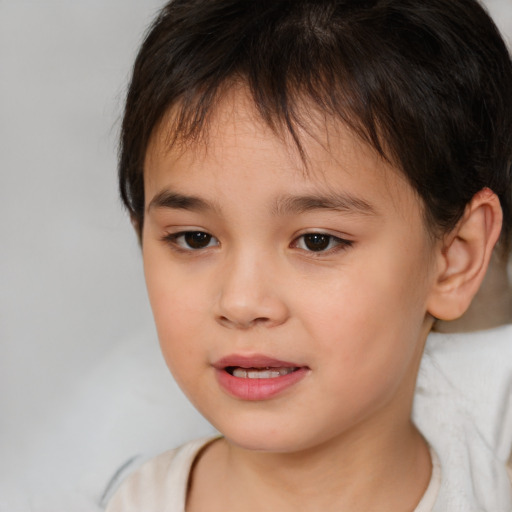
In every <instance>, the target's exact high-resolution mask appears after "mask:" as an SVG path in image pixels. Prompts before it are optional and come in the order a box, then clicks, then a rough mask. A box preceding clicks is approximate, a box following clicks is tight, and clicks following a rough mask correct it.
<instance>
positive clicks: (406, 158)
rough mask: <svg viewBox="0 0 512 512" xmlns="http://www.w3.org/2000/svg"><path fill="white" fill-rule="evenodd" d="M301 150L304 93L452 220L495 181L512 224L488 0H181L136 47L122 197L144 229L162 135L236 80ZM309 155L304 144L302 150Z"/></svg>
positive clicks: (449, 223)
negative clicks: (150, 153)
mask: <svg viewBox="0 0 512 512" xmlns="http://www.w3.org/2000/svg"><path fill="white" fill-rule="evenodd" d="M235 82H243V83H245V84H246V85H247V86H248V88H249V90H250V93H251V95H252V99H253V101H254V104H255V106H256V108H257V110H258V112H259V113H260V114H261V117H262V118H263V119H264V120H265V121H266V122H267V123H268V124H269V126H271V127H272V128H273V129H274V130H276V131H279V130H282V129H285V130H287V131H288V133H290V134H291V135H292V137H293V138H294V140H295V142H296V144H297V147H298V148H299V150H302V147H301V142H300V138H299V136H298V133H299V130H298V129H299V128H303V127H305V126H307V121H308V120H307V118H306V117H305V114H304V111H303V108H301V105H304V100H306V101H307V102H309V104H311V105H313V106H314V107H315V108H316V109H317V110H318V109H319V110H320V111H322V112H324V113H325V115H327V116H334V117H335V118H337V119H339V120H340V121H342V122H343V123H345V124H347V125H348V126H349V127H350V128H351V129H352V130H354V131H355V132H356V133H357V134H358V135H359V136H360V137H361V138H362V139H363V140H365V141H366V142H367V143H368V144H370V145H371V146H372V147H373V148H375V149H376V150H377V151H378V152H379V153H380V154H381V155H382V156H383V157H384V158H386V159H388V160H390V161H392V162H394V163H395V164H396V166H397V167H398V168H399V169H400V170H401V171H402V172H403V173H404V175H405V176H406V177H407V178H408V180H409V182H410V183H411V185H412V186H413V188H414V189H415V190H416V191H417V193H418V194H419V196H420V197H421V198H422V199H423V202H424V206H425V214H426V221H427V225H428V226H429V228H430V230H431V231H432V232H433V233H443V232H446V231H448V230H450V229H451V228H453V227H454V225H455V224H456V223H457V221H458V220H459V219H460V217H461V215H462V213H463V212H464V208H465V206H466V205H467V203H468V202H469V201H470V200H471V198H472V197H473V195H474V194H475V193H477V192H478V191H479V190H481V189H482V188H484V187H489V188H490V189H492V190H493V191H494V192H495V193H496V194H497V195H498V196H499V198H500V201H501V206H502V209H503V213H504V228H503V233H502V243H503V245H504V246H506V245H507V243H508V241H509V238H510V233H511V224H512V219H511V216H512V207H511V202H512V192H511V181H512V177H511V174H512V65H511V60H510V55H509V53H508V51H507V49H506V46H505V44H504V42H503V40H502V39H501V37H500V35H499V33H498V30H497V29H496V27H495V25H494V23H493V22H492V21H491V19H490V18H489V16H488V15H487V13H486V12H485V11H484V9H483V8H482V7H481V6H480V5H479V4H478V2H477V1H476V0H428V1H425V0H175V1H172V2H170V3H169V4H167V5H166V6H165V7H164V8H163V9H162V11H161V13H160V15H159V16H158V18H157V19H156V20H155V22H154V24H153V25H152V26H151V27H150V30H149V31H148V33H147V36H146V38H145V40H144V43H143V44H142V47H141V49H140V51H139V54H138V56H137V59H136V62H135V66H134V70H133V76H132V80H131V83H130V86H129V91H128V96H127V100H126V108H125V113H124V119H123V124H122V133H121V145H120V158H119V184H120V191H121V197H122V199H123V202H124V204H125V205H126V207H127V208H128V210H129V212H130V215H131V217H132V219H133V221H134V223H135V225H136V226H137V228H138V229H139V234H140V231H141V230H142V225H143V221H144V183H143V171H144V169H143V166H144V158H145V153H146V149H147V145H148V142H149V139H150V137H151V135H152V133H153V132H154V130H155V128H156V127H157V126H158V124H159V123H160V121H161V120H162V118H163V117H164V115H165V114H166V113H167V112H169V110H170V109H171V107H172V108H173V109H175V112H176V114H175V119H174V124H173V129H174V133H171V134H170V135H171V137H170V144H172V142H173V141H176V140H178V139H181V140H190V139H191V138H192V139H193V138H194V137H195V136H197V135H198V134H199V133H201V131H202V130H203V129H204V128H205V126H206V122H207V119H208V116H209V114H210V113H211V112H212V111H213V110H214V109H215V106H216V105H217V104H218V100H219V98H220V97H221V95H222V93H223V91H225V90H226V86H229V85H230V84H233V83H235ZM303 156H304V155H303Z"/></svg>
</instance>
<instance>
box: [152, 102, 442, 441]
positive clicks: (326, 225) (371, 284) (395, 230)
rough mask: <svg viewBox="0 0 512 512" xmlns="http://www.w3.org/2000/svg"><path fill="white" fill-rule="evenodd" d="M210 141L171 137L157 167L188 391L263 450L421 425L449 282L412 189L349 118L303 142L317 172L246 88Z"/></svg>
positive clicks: (177, 356)
mask: <svg viewBox="0 0 512 512" xmlns="http://www.w3.org/2000/svg"><path fill="white" fill-rule="evenodd" d="M318 135H319V138H321V139H322V142H323V143H326V141H327V137H326V134H321V133H320V131H319V132H318ZM207 142H208V146H207V149H206V150H205V149H204V147H203V146H194V145H192V146H190V147H188V148H185V149H183V148H182V150H181V151H178V150H177V149H173V150H172V151H168V150H167V149H166V146H165V130H163V131H162V132H161V133H159V134H158V133H157V135H156V136H155V137H154V139H153V141H152V143H151V144H150V147H149V149H148V153H147V158H146V167H145V190H146V205H147V210H146V217H145V224H144V228H143V257H144V267H145V274H146V280H147V286H148V290H149V298H150V301H151V305H152V308H153V312H154V316H155V320H156V325H157V329H158V334H159V338H160V343H161V347H162V351H163V354H164V356H165V359H166V361H167V364H168V365H169V368H170V369H171V371H172V373H173V374H174V376H175V378H176V380H177V381H178V383H179V384H180V386H181V387H182V389H183V390H184V392H185V393H186V394H187V395H188V397H189V399H190V400H191V401H192V402H193V403H194V404H195V406H196V407H197V408H198V409H199V411H200V412H201V413H203V414H204V416H205V417H206V418H207V419H208V420H210V421H211V423H212V424H213V425H214V426H215V427H217V428H218V430H219V431H220V432H222V433H223V434H224V435H225V436H226V437H227V438H228V439H229V440H231V441H232V442H234V443H236V444H238V445H240V446H243V447H246V448H249V449H258V450H269V451H295V450H301V449H305V448H310V447H313V446H315V445H318V444H321V443H325V442H335V441H336V440H337V439H341V437H342V436H343V435H344V434H347V433H349V432H359V433H361V432H366V433H367V434H368V435H378V434H379V433H380V432H382V431H384V430H385V429H386V426H389V427H392V428H395V427H396V428H399V427H400V424H402V425H403V424H405V423H407V422H408V421H409V416H410V403H411V400H412V394H413V389H414V382H415V377H416V373H417V366H418V364H419V360H420V357H421V352H422V348H423V343H424V340H425V338H426V335H427V333H428V330H429V328H430V325H431V323H430V319H429V316H428V315H427V314H426V311H427V308H428V301H429V295H430V293H431V288H432V286H433V282H434V280H435V270H434V264H433V263H432V261H433V260H434V259H433V258H432V254H433V251H434V250H435V247H434V245H433V243H432V242H431V241H430V238H429V237H428V235H427V232H426V229H425V227H424V222H423V218H422V210H421V203H420V201H419V199H418V198H417V196H416V195H415V193H414V192H413V189H412V188H411V187H410V186H409V185H408V184H407V183H406V181H405V179H404V178H403V177H402V176H401V175H400V174H399V173H398V172H396V171H395V170H393V168H392V167H391V166H390V165H388V164H386V163H385V162H383V161H382V160H381V159H379V157H378V156H376V154H375V153H374V151H373V150H371V149H370V148H369V147H367V146H365V145H363V144H362V143H360V142H359V140H358V139H356V138H355V136H353V135H352V134H351V133H350V132H349V131H348V130H346V129H345V128H343V127H342V126H337V127H336V129H334V128H333V127H331V131H330V134H329V143H330V147H329V148H328V150H325V149H323V148H322V147H321V145H320V144H319V143H318V142H315V141H313V140H312V139H311V138H308V137H307V136H305V137H304V139H303V142H304V145H305V148H306V150H307V154H308V157H309V169H308V170H307V171H304V169H303V168H302V166H301V160H300V158H299V157H298V156H297V153H296V151H295V149H294V147H293V144H285V143H283V142H281V141H280V140H279V139H278V138H277V137H276V136H275V135H274V134H273V133H272V132H271V130H270V129H268V128H267V127H266V126H265V125H264V123H263V122H261V121H260V120H258V118H257V115H256V114H255V113H254V112H253V111H252V108H251V106H250V103H249V101H248V100H246V99H245V97H244V96H243V95H242V94H241V93H237V94H233V96H231V97H229V98H228V99H226V100H225V101H224V102H223V103H222V104H221V106H220V107H219V109H218V112H217V113H216V115H215V116H214V117H213V118H212V124H211V128H210V131H209V134H208V138H207ZM238 366H239V367H246V368H247V367H249V368H253V367H254V369H253V371H250V370H249V371H247V369H245V370H244V369H243V368H232V367H238ZM225 367H229V368H227V369H226V368H225ZM265 367H271V368H270V370H269V369H265ZM261 368H263V369H261ZM258 369H259V370H260V371H258ZM233 370H235V371H234V375H231V373H233ZM290 372H291V373H290ZM249 377H259V378H249Z"/></svg>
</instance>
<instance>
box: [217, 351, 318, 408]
mask: <svg viewBox="0 0 512 512" xmlns="http://www.w3.org/2000/svg"><path fill="white" fill-rule="evenodd" d="M213 366H214V368H215V370H216V377H217V381H218V382H219V384H220V386H221V388H222V389H223V390H224V391H226V392H227V393H228V394H229V395H231V396H234V397H236V398H239V399H242V400H267V399H270V398H273V397H275V396H277V395H279V394H281V393H282V392H284V391H285V390H287V389H288V388H290V387H291V386H293V385H294V384H296V383H298V382H299V381H300V380H302V379H303V378H304V377H305V376H306V375H307V373H309V368H308V367H306V366H302V365H300V364H297V363H293V362H289V361H281V360H278V359H274V358H270V357H267V356H263V355H254V356H249V357H248V356H241V355H231V356H227V357H224V358H222V359H220V360H219V361H217V362H216V363H214V364H213Z"/></svg>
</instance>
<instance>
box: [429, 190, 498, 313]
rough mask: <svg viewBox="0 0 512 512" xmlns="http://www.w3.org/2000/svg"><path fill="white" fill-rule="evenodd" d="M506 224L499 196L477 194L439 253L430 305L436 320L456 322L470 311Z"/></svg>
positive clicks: (484, 192)
mask: <svg viewBox="0 0 512 512" xmlns="http://www.w3.org/2000/svg"><path fill="white" fill-rule="evenodd" d="M502 221H503V213H502V210H501V206H500V201H499V199H498V196H497V195H496V194H495V193H494V192H492V191H491V190H490V189H488V188H484V189H482V190H481V191H480V192H478V193H477V194H475V196H474V197H473V199H472V200H471V201H470V202H469V204H468V205H467V206H466V209H465V211H464V215H463V216H462V219H461V220H460V221H459V222H458V224H457V226H456V227H455V228H454V229H453V230H452V231H451V232H450V233H448V234H447V235H446V236H445V237H444V239H443V241H442V242H441V243H440V244H439V248H438V249H437V250H436V260H437V265H436V274H435V283H434V286H433V289H432V291H431V294H430V296H429V300H428V303H427V310H428V312H429V313H430V314H431V315H432V316H433V317H435V318H438V319H440V320H455V319H456V318H459V317H460V316H461V315H462V314H463V313H464V312H465V311H466V309H467V308H468V307H469V305H470V304H471V301H472V300H473V297H474V296H475V294H476V292H477V291H478V288H479V287H480V284H481V283H482V280H483V278H484V276H485V273H486V270H487V267H488V265H489V260H490V258H491V254H492V251H493V248H494V245H495V244H496V242H497V241H498V238H499V236H500V231H501V224H502Z"/></svg>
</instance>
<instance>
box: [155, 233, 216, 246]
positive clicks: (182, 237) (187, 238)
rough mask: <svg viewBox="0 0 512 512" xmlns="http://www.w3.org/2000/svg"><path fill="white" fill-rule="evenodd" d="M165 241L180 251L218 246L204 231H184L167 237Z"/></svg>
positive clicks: (211, 236) (214, 239) (212, 237)
mask: <svg viewBox="0 0 512 512" xmlns="http://www.w3.org/2000/svg"><path fill="white" fill-rule="evenodd" d="M165 239H166V240H167V241H169V242H171V243H173V244H175V245H177V246H178V247H180V248H181V249H186V250H198V249H206V248H207V247H214V246H216V245H219V242H218V240H217V239H216V238H215V237H214V236H213V235H210V233H205V232H204V231H184V232H182V233H175V234H171V235H167V236H166V237H165Z"/></svg>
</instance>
